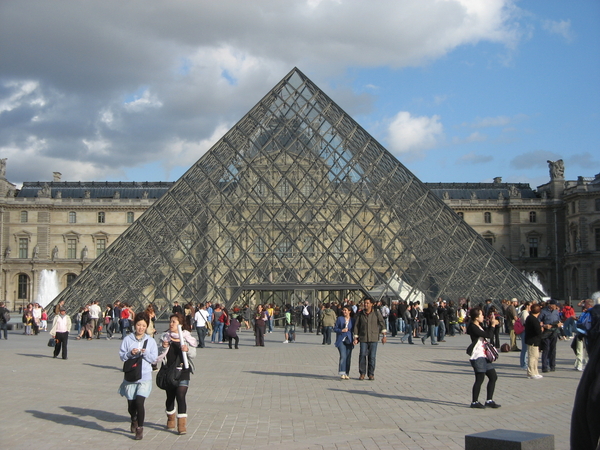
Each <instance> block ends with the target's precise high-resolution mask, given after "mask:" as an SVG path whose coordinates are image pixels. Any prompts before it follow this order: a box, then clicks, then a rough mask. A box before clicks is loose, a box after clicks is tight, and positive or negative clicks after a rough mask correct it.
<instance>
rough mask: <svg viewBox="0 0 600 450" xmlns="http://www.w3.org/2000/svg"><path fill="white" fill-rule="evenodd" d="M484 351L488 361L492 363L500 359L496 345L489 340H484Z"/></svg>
mask: <svg viewBox="0 0 600 450" xmlns="http://www.w3.org/2000/svg"><path fill="white" fill-rule="evenodd" d="M483 352H484V353H485V359H487V360H488V362H491V363H492V362H494V361H496V360H497V359H498V350H496V347H494V346H493V345H492V343H491V342H488V341H487V340H486V341H483Z"/></svg>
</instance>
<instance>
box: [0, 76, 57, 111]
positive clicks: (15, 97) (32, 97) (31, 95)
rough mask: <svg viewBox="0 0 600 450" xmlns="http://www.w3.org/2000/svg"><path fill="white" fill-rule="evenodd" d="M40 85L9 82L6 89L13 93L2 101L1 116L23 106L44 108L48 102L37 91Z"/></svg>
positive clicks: (0, 105)
mask: <svg viewBox="0 0 600 450" xmlns="http://www.w3.org/2000/svg"><path fill="white" fill-rule="evenodd" d="M39 86H40V84H39V83H38V82H37V81H30V80H26V81H9V82H6V83H4V87H5V88H7V89H8V90H10V91H12V92H11V93H10V94H9V95H8V96H7V97H6V98H2V99H0V114H2V113H3V112H8V111H12V110H13V109H15V108H18V107H19V106H21V105H22V104H26V105H29V106H44V105H45V104H46V101H45V100H44V97H43V96H41V95H40V94H39V93H37V95H36V91H37V89H38V88H39Z"/></svg>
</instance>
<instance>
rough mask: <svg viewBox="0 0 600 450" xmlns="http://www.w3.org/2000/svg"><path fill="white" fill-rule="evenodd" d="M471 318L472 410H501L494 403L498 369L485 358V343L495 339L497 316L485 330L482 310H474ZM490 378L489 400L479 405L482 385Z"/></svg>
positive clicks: (492, 318) (468, 328) (469, 328)
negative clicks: (473, 374) (473, 372)
mask: <svg viewBox="0 0 600 450" xmlns="http://www.w3.org/2000/svg"><path fill="white" fill-rule="evenodd" d="M469 317H470V318H471V322H470V323H469V326H468V327H467V334H468V335H469V336H471V345H470V346H469V349H470V350H471V353H470V354H471V358H470V361H471V366H472V367H473V370H474V371H475V383H474V384H473V392H472V394H473V397H472V402H471V408H485V407H489V408H500V405H499V404H497V403H496V402H494V389H495V388H496V380H497V379H498V375H496V369H494V366H493V365H492V363H491V362H489V361H488V360H487V359H486V357H485V350H484V342H485V340H486V339H489V340H491V339H493V337H494V327H496V326H498V319H496V317H495V316H493V315H492V316H491V318H490V325H489V327H488V328H487V329H484V328H483V324H484V317H483V311H482V310H481V308H473V309H471V311H469ZM486 376H487V377H488V384H487V400H486V402H485V404H484V405H482V404H481V403H479V392H480V391H481V385H482V384H483V380H484V379H485V377H486Z"/></svg>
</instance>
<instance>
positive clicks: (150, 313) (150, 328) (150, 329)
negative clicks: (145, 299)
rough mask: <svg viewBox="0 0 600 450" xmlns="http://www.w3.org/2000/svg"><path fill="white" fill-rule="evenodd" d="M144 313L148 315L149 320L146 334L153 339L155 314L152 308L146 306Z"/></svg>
mask: <svg viewBox="0 0 600 450" xmlns="http://www.w3.org/2000/svg"><path fill="white" fill-rule="evenodd" d="M144 313H145V314H147V315H148V320H149V322H148V330H147V331H146V333H148V334H149V335H150V336H152V337H154V335H155V334H156V328H154V322H155V321H156V313H155V312H154V306H152V305H148V306H147V307H146V310H145V311H144Z"/></svg>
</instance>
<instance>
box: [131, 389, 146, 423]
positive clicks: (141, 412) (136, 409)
mask: <svg viewBox="0 0 600 450" xmlns="http://www.w3.org/2000/svg"><path fill="white" fill-rule="evenodd" d="M145 401H146V397H140V396H139V395H138V396H137V397H136V398H135V399H133V400H127V411H128V412H129V415H130V416H131V420H132V421H133V420H136V419H137V423H138V427H143V426H144V419H145V418H146V410H145V409H144V402H145Z"/></svg>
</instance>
